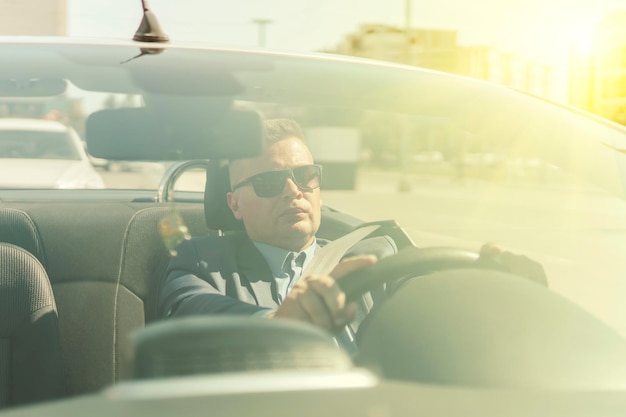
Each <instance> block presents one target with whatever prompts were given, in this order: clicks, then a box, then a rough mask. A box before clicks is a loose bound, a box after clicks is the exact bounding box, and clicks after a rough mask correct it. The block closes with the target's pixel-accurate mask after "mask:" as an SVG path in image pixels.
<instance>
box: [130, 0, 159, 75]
mask: <svg viewBox="0 0 626 417" xmlns="http://www.w3.org/2000/svg"><path fill="white" fill-rule="evenodd" d="M141 6H142V7H143V17H142V19H141V23H140V24H139V27H138V28H137V31H136V32H135V36H133V40H134V41H137V42H154V43H165V42H169V40H170V37H169V36H168V35H167V33H165V32H163V29H161V25H160V24H159V21H158V19H157V17H156V15H155V14H154V13H152V11H151V10H150V5H148V0H141ZM139 49H140V51H141V52H140V53H139V54H138V55H135V56H133V57H131V58H128V59H127V60H124V61H122V62H121V64H125V63H127V62H129V61H132V60H133V59H136V58H140V57H142V56H144V55H155V54H160V53H161V52H163V51H164V49H163V48H139Z"/></svg>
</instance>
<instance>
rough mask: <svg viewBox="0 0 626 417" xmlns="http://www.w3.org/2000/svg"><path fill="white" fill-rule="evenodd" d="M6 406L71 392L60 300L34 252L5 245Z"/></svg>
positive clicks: (0, 333) (1, 329)
mask: <svg viewBox="0 0 626 417" xmlns="http://www.w3.org/2000/svg"><path fill="white" fill-rule="evenodd" d="M0 288H2V291H0V340H1V341H2V343H0V370H1V371H2V375H3V376H2V377H0V407H7V406H11V405H17V404H26V403H31V402H35V401H41V400H46V399H52V398H58V397H61V396H63V395H64V394H65V393H66V387H65V377H64V372H63V363H62V359H61V346H60V340H59V329H58V321H57V311H56V304H55V300H54V295H53V293H52V287H51V286H50V281H49V280H48V276H47V275H46V272H45V270H44V268H43V266H42V265H41V263H40V262H39V260H37V259H36V258H35V257H34V256H33V255H32V254H30V253H29V252H27V251H26V250H24V249H22V248H19V247H17V246H14V245H11V244H7V243H0Z"/></svg>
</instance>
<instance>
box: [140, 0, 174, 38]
mask: <svg viewBox="0 0 626 417" xmlns="http://www.w3.org/2000/svg"><path fill="white" fill-rule="evenodd" d="M141 5H142V7H143V18H142V19H141V23H140V24H139V28H137V32H135V36H133V40H135V41H139V42H169V40H170V37H169V36H167V34H166V33H165V32H163V29H161V25H160V24H159V21H158V19H157V17H156V15H155V14H154V13H152V11H151V10H150V6H149V5H148V0H141Z"/></svg>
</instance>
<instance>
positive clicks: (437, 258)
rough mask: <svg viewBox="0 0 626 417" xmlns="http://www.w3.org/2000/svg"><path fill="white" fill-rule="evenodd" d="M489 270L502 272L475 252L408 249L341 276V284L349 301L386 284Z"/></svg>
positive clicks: (440, 248)
mask: <svg viewBox="0 0 626 417" xmlns="http://www.w3.org/2000/svg"><path fill="white" fill-rule="evenodd" d="M461 268H474V269H479V268H483V269H484V268H488V269H500V270H503V269H502V267H500V268H499V267H498V266H497V265H496V264H492V263H489V262H486V261H484V260H483V259H481V258H480V255H479V254H478V253H476V252H473V251H469V250H465V249H456V248H448V247H432V248H416V247H414V246H409V247H406V248H403V249H401V250H400V251H399V252H398V253H397V254H396V255H392V256H388V257H386V258H383V259H381V260H379V261H378V262H377V263H376V264H375V265H373V266H372V267H371V268H365V269H361V270H359V271H355V272H352V273H350V274H348V275H346V276H344V277H342V278H341V279H340V280H339V281H338V284H339V286H340V288H341V289H342V290H343V291H344V292H345V294H346V298H347V300H348V301H354V300H355V299H357V297H359V296H360V295H362V294H364V293H366V292H368V291H371V290H373V289H374V288H376V287H378V286H380V285H382V284H386V283H394V282H398V281H400V280H402V279H404V278H412V277H417V276H420V275H426V274H429V273H431V272H435V271H441V270H446V269H461Z"/></svg>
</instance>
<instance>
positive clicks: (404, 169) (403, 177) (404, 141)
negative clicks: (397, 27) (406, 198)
mask: <svg viewBox="0 0 626 417" xmlns="http://www.w3.org/2000/svg"><path fill="white" fill-rule="evenodd" d="M410 31H411V0H404V48H403V50H404V63H405V64H406V65H410V63H411V62H410V61H411V59H410V58H411V55H410V49H409V48H410V38H411V34H410ZM410 131H411V129H410V123H408V122H406V123H403V126H402V136H401V138H400V144H401V146H400V148H401V149H400V165H401V166H400V170H401V172H400V181H399V183H398V191H400V192H409V191H411V184H410V183H409V179H408V170H409V153H410V149H411V147H410V140H411V135H410Z"/></svg>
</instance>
